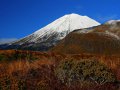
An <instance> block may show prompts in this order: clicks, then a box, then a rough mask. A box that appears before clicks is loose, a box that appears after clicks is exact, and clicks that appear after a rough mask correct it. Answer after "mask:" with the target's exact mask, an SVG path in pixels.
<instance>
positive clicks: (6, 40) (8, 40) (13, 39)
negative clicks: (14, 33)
mask: <svg viewBox="0 0 120 90" xmlns="http://www.w3.org/2000/svg"><path fill="white" fill-rule="evenodd" d="M15 40H17V38H0V44H4V43H8V42H13V41H15Z"/></svg>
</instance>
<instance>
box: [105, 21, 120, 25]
mask: <svg viewBox="0 0 120 90" xmlns="http://www.w3.org/2000/svg"><path fill="white" fill-rule="evenodd" d="M118 22H120V20H110V21H108V22H107V23H106V24H111V25H114V24H116V23H118Z"/></svg>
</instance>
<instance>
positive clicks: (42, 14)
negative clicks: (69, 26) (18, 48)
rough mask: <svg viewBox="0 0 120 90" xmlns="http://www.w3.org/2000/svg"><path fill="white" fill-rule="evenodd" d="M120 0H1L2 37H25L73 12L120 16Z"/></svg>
mask: <svg viewBox="0 0 120 90" xmlns="http://www.w3.org/2000/svg"><path fill="white" fill-rule="evenodd" d="M119 9H120V0H0V39H2V40H7V39H9V40H10V39H12V40H13V39H15V38H18V39H19V38H22V37H24V36H26V35H29V34H31V33H33V32H34V31H36V30H38V29H40V28H41V27H43V26H45V25H47V24H49V23H50V22H52V21H54V20H55V19H57V18H59V17H61V16H63V15H65V14H70V13H77V14H80V15H87V16H89V17H90V18H93V19H95V20H97V21H98V22H100V23H104V22H105V21H107V20H110V19H120V16H119V15H120V10H119Z"/></svg>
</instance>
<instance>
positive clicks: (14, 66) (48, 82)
mask: <svg viewBox="0 0 120 90" xmlns="http://www.w3.org/2000/svg"><path fill="white" fill-rule="evenodd" d="M26 53H27V54H28V56H29V54H30V57H29V58H28V57H27V54H26ZM19 54H20V55H21V56H20V57H19V58H18V57H17V58H15V57H14V56H13V55H15V56H19ZM0 55H3V56H2V59H1V62H0V90H119V81H120V69H119V68H120V63H119V62H120V58H119V56H98V55H90V54H76V55H68V54H60V53H59V54H57V53H45V52H44V53H41V52H31V51H16V50H6V51H2V50H1V51H0ZM8 57H9V58H8ZM26 57H27V58H26ZM33 57H34V58H33ZM3 58H4V59H3ZM5 58H6V60H5ZM8 59H9V60H10V62H9V60H8ZM4 60H5V61H4Z"/></svg>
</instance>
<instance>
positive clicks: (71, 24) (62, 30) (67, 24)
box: [17, 13, 100, 44]
mask: <svg viewBox="0 0 120 90" xmlns="http://www.w3.org/2000/svg"><path fill="white" fill-rule="evenodd" d="M97 25H100V23H98V22H96V21H95V20H93V19H91V18H89V17H87V16H81V15H78V14H74V13H73V14H68V15H65V16H63V17H61V18H59V19H57V20H55V21H54V22H52V23H50V24H49V25H47V26H45V27H43V28H41V29H40V30H38V31H36V32H34V33H33V34H31V35H29V36H27V37H25V38H23V39H25V41H24V42H19V41H21V40H22V39H21V40H18V41H17V42H19V44H20V43H21V44H23V43H25V42H29V43H30V42H43V41H45V40H47V39H48V38H50V37H51V36H52V35H55V34H57V37H56V40H61V39H63V38H64V37H65V36H66V35H67V34H69V33H70V32H72V31H73V30H75V29H83V28H89V27H93V26H97Z"/></svg>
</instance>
